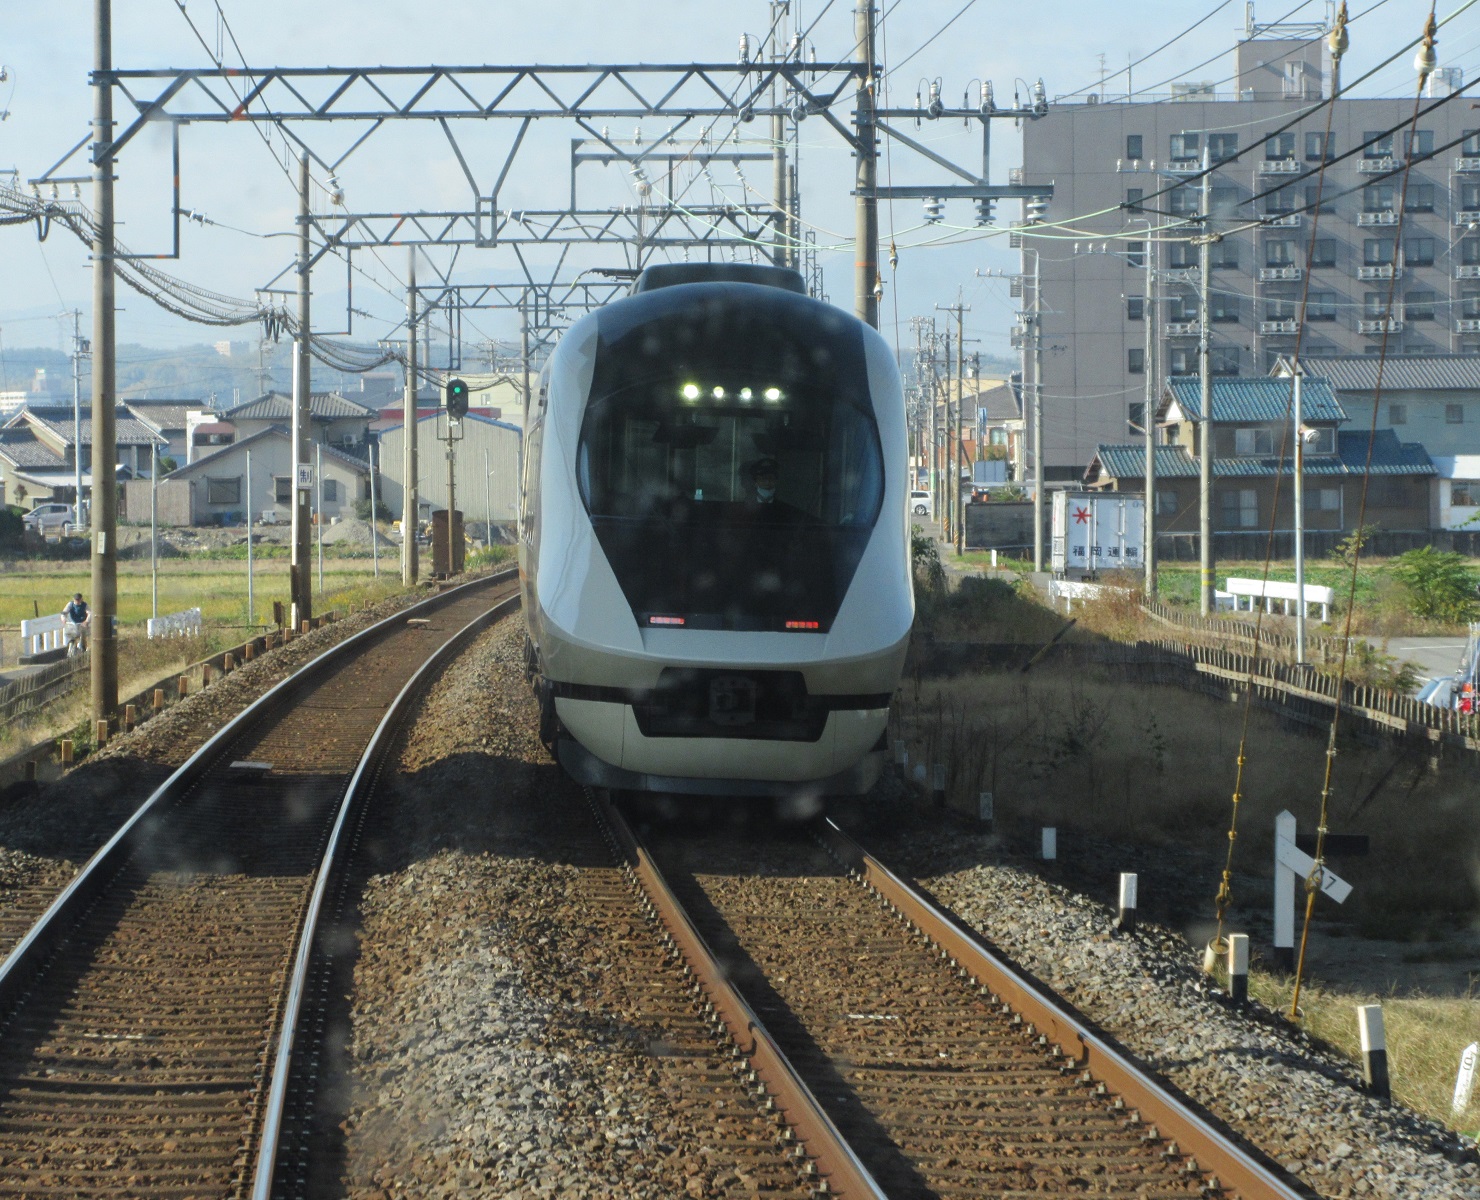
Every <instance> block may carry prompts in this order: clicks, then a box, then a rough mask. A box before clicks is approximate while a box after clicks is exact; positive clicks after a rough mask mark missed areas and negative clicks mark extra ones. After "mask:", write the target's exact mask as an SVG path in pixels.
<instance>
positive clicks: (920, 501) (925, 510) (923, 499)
mask: <svg viewBox="0 0 1480 1200" xmlns="http://www.w3.org/2000/svg"><path fill="white" fill-rule="evenodd" d="M910 512H912V513H914V514H915V516H917V517H930V516H934V515H935V501H934V499H933V498H932V497H931V495H930V493H929V492H927V491H924V490H923V489H920V488H916V489H914V490H913V491H911V492H910Z"/></svg>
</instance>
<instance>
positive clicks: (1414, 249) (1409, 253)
mask: <svg viewBox="0 0 1480 1200" xmlns="http://www.w3.org/2000/svg"><path fill="white" fill-rule="evenodd" d="M1403 263H1404V265H1405V266H1410V267H1432V266H1433V265H1434V239H1433V238H1431V237H1411V238H1404V239H1403Z"/></svg>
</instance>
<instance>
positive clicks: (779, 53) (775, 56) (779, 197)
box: [771, 0, 792, 267]
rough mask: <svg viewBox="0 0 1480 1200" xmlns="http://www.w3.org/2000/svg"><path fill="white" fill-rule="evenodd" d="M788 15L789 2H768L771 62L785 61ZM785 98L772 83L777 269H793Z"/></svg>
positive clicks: (773, 181) (778, 87)
mask: <svg viewBox="0 0 1480 1200" xmlns="http://www.w3.org/2000/svg"><path fill="white" fill-rule="evenodd" d="M790 11H791V3H790V0H771V58H772V60H773V61H774V62H783V61H784V60H785V58H786V50H785V49H784V46H785V43H784V42H783V40H782V21H783V19H784V18H785V17H786V15H787V14H788V13H789V12H790ZM785 98H786V93H785V91H784V89H783V86H782V84H781V83H780V82H776V83H773V84H772V85H771V103H772V105H773V106H774V107H775V108H776V112H775V113H774V114H773V115H772V117H771V194H772V197H773V200H774V202H775V205H776V213H775V215H774V216H773V217H772V218H771V224H772V225H773V226H774V227H775V230H776V249H775V253H774V255H773V257H774V259H775V262H776V265H777V266H778V267H789V266H791V265H792V262H791V257H792V256H791V248H790V246H789V245H788V244H787V238H788V235H789V234H790V232H791V231H790V229H789V228H788V226H789V225H790V221H789V220H788V215H789V213H790V210H791V204H790V201H789V200H788V199H787V182H788V178H789V176H788V172H787V169H786V118H785V116H783V115H782V113H781V102H782V101H783V100H785Z"/></svg>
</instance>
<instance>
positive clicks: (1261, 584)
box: [1224, 578, 1336, 624]
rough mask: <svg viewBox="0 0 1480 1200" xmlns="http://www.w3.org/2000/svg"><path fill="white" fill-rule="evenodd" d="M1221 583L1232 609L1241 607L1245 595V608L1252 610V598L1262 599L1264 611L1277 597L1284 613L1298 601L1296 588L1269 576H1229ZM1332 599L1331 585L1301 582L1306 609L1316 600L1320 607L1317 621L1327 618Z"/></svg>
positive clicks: (1298, 593) (1270, 606) (1272, 610)
mask: <svg viewBox="0 0 1480 1200" xmlns="http://www.w3.org/2000/svg"><path fill="white" fill-rule="evenodd" d="M1224 587H1225V588H1227V590H1228V591H1229V592H1230V593H1231V594H1232V596H1233V604H1234V607H1235V608H1236V609H1240V610H1242V608H1243V601H1244V599H1245V598H1247V599H1248V601H1249V611H1250V612H1253V611H1254V601H1255V600H1256V599H1262V600H1263V601H1264V611H1265V612H1269V613H1272V612H1274V602H1275V601H1276V600H1279V601H1281V602H1282V603H1283V604H1284V610H1285V615H1286V616H1288V615H1289V613H1290V604H1291V603H1292V602H1293V603H1296V604H1299V603H1300V589H1299V588H1298V587H1297V586H1296V585H1295V584H1293V583H1281V582H1279V581H1278V580H1274V579H1271V580H1270V581H1269V582H1268V583H1266V582H1265V581H1264V580H1262V579H1233V578H1230V579H1229V580H1228V582H1227V583H1226V584H1224ZM1335 601H1336V591H1335V589H1334V588H1328V587H1321V586H1320V585H1318V584H1312V583H1307V584H1306V585H1305V603H1306V606H1307V608H1306V611H1307V612H1309V606H1310V605H1312V604H1318V605H1320V608H1321V623H1322V624H1325V623H1327V622H1329V621H1330V620H1331V605H1332V604H1333V603H1335Z"/></svg>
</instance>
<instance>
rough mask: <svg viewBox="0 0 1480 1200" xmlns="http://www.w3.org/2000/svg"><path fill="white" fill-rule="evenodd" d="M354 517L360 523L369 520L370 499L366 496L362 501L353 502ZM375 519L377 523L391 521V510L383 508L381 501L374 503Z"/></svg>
mask: <svg viewBox="0 0 1480 1200" xmlns="http://www.w3.org/2000/svg"><path fill="white" fill-rule="evenodd" d="M355 516H357V517H358V518H359V519H360V520H362V521H368V520H369V519H370V498H369V497H368V496H367V497H365V498H364V499H362V500H356V501H355ZM375 519H376V520H377V521H389V520H390V519H391V510H390V509H388V508H387V507H386V506H385V502H384V501H383V500H377V501H376V503H375Z"/></svg>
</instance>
